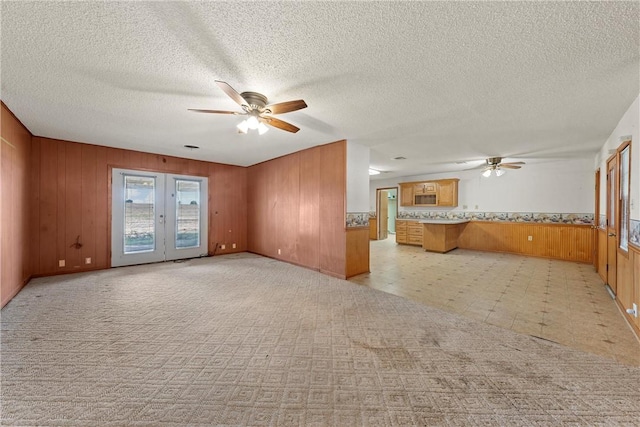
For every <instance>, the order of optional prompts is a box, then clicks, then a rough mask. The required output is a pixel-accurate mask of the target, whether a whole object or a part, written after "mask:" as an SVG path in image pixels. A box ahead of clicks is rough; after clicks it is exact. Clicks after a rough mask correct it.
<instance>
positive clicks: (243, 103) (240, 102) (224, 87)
mask: <svg viewBox="0 0 640 427" xmlns="http://www.w3.org/2000/svg"><path fill="white" fill-rule="evenodd" d="M215 82H216V84H217V85H218V87H219V88H220V89H222V90H223V91H224V93H226V94H227V95H229V98H231V99H233V100H234V101H235V102H236V103H237V104H238V105H239V106H241V107H242V106H246V107H248V106H249V103H248V102H247V101H246V100H245V99H244V98H243V97H242V95H240V94H239V93H238V92H236V90H235V89H234V88H232V87H231V86H229V83H227V82H223V81H221V80H216V81H215Z"/></svg>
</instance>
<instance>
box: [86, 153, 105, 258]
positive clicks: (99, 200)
mask: <svg viewBox="0 0 640 427" xmlns="http://www.w3.org/2000/svg"><path fill="white" fill-rule="evenodd" d="M108 152H109V149H108V148H106V147H96V174H95V183H94V185H93V191H94V192H95V194H96V207H95V212H94V215H93V218H94V224H95V229H94V230H95V252H94V254H95V255H94V259H93V260H92V262H93V264H92V265H93V266H94V267H95V268H107V267H108V266H109V262H108V260H109V259H110V258H111V256H110V254H109V252H108V248H109V246H110V244H111V243H110V242H111V240H110V236H111V235H110V234H109V233H110V230H111V220H110V218H109V212H110V207H111V203H110V202H111V187H110V185H109V182H110V177H109V172H110V171H109V167H108V166H107V165H108V160H107V159H108V155H109V154H108ZM105 188H107V191H106V192H105V191H104V189H105ZM87 215H90V213H89V212H87ZM104 224H107V226H104Z"/></svg>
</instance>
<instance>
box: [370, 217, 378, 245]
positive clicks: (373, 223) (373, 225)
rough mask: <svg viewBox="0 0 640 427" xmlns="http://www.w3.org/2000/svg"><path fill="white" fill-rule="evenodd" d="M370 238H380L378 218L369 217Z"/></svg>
mask: <svg viewBox="0 0 640 427" xmlns="http://www.w3.org/2000/svg"><path fill="white" fill-rule="evenodd" d="M369 239H370V240H378V218H369Z"/></svg>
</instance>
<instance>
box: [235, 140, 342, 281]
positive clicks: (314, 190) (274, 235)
mask: <svg viewBox="0 0 640 427" xmlns="http://www.w3.org/2000/svg"><path fill="white" fill-rule="evenodd" d="M345 194H346V141H338V142H334V143H332V144H327V145H322V146H319V147H314V148H309V149H307V150H303V151H299V152H296V153H293V154H289V155H287V156H283V157H279V158H277V159H273V160H270V161H267V162H263V163H260V164H257V165H254V166H251V167H249V171H248V178H247V197H248V201H247V204H248V209H247V210H248V221H247V228H248V235H249V237H248V248H249V251H251V252H255V253H257V254H261V255H265V256H268V257H272V258H275V259H280V260H283V261H287V262H291V263H294V264H297V265H301V266H304V267H308V268H312V269H315V270H319V271H321V272H323V273H326V274H330V275H333V276H337V277H345V276H346V231H345V207H346V202H345Z"/></svg>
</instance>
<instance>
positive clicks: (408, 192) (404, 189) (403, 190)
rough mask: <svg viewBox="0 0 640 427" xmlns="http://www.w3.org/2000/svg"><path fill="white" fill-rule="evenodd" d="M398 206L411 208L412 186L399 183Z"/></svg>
mask: <svg viewBox="0 0 640 427" xmlns="http://www.w3.org/2000/svg"><path fill="white" fill-rule="evenodd" d="M400 206H413V184H411V183H409V184H405V183H402V182H401V183H400Z"/></svg>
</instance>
